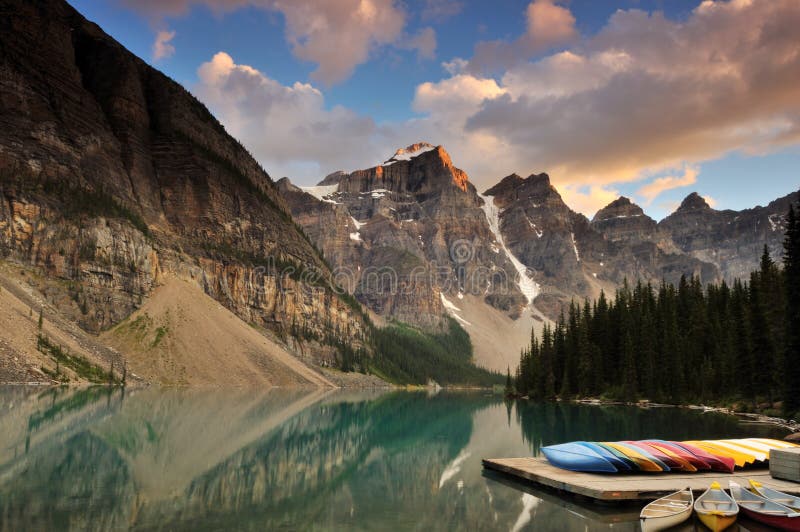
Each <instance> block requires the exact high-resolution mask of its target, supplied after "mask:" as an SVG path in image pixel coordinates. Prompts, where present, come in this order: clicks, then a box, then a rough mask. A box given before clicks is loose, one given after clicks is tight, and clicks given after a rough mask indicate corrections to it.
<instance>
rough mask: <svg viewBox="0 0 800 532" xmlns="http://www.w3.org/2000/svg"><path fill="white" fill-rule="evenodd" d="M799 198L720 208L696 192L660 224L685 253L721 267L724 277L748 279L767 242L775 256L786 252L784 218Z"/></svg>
mask: <svg viewBox="0 0 800 532" xmlns="http://www.w3.org/2000/svg"><path fill="white" fill-rule="evenodd" d="M799 198H800V195H798V193H797V192H793V193H791V194H788V195H786V196H783V197H782V198H778V199H776V200H774V201H772V202H770V203H769V205H767V206H766V207H762V206H758V207H754V208H752V209H745V210H742V211H732V210H723V211H718V210H715V209H713V208H711V206H710V205H709V204H708V203H707V202H706V200H705V199H703V198H702V197H701V196H700V195H699V194H697V193H696V192H693V193H691V194H689V195H688V196H686V198H684V200H683V202H681V205H680V207H678V209H677V210H676V211H675V212H673V213H672V214H670V215H669V216H667V217H666V218H665V219H664V220H662V221H661V222H660V223H659V224H658V225H659V228H660V229H662V230H663V231H665V232H666V233H667V234H669V235H670V237H671V238H672V240H673V242H674V243H675V245H676V246H677V247H678V249H680V250H681V251H682V252H683V253H686V254H687V255H690V256H692V257H695V258H697V259H698V260H702V261H705V262H708V263H711V264H714V265H715V266H716V267H717V268H719V270H720V274H721V276H722V278H724V279H726V280H727V281H731V280H732V279H735V278H742V279H745V278H747V277H749V275H750V272H751V271H753V270H755V269H756V268H755V267H756V264H757V262H758V258H759V257H760V256H761V252H762V250H763V247H764V245H765V244H766V245H767V247H768V248H769V251H770V254H771V255H772V257H773V258H779V257H781V256H782V255H783V239H784V231H785V226H784V222H785V220H784V218H785V216H786V213H787V212H788V211H789V205H790V204H792V203H794V204H796V203H797V201H798V199H799Z"/></svg>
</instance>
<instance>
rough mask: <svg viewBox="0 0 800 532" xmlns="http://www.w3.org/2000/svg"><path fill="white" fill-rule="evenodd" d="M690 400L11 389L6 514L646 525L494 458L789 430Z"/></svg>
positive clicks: (129, 523)
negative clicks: (511, 475)
mask: <svg viewBox="0 0 800 532" xmlns="http://www.w3.org/2000/svg"><path fill="white" fill-rule="evenodd" d="M783 434H784V433H783V432H782V431H780V430H779V429H775V428H773V427H768V426H763V425H746V424H742V423H740V422H739V421H738V420H737V419H736V418H734V417H731V416H726V415H722V414H717V413H701V412H699V411H694V410H685V409H674V408H655V409H639V408H634V407H621V406H589V405H577V404H564V403H547V404H537V403H530V402H527V401H520V402H516V403H508V404H507V403H505V402H504V401H503V400H502V397H499V396H497V395H492V394H489V393H466V392H465V393H458V392H446V391H442V392H440V393H438V394H432V393H430V394H429V393H426V392H360V391H359V392H356V391H313V392H310V391H299V390H270V391H253V390H225V391H222V390H206V389H162V388H143V389H139V390H127V391H123V390H122V389H108V388H102V387H99V388H89V389H69V388H59V389H56V388H26V387H0V529H2V530H14V531H22V530H131V529H132V530H229V531H230V530H426V531H427V530H504V531H519V530H559V531H570V530H576V531H577V530H580V531H586V530H609V529H611V528H612V527H613V529H614V530H636V526H637V525H636V522H635V519H636V517H637V516H638V511H639V507H638V506H632V507H631V506H623V507H610V508H609V507H606V506H601V505H597V504H593V503H586V502H584V503H580V502H578V501H576V500H574V499H561V498H559V497H558V496H557V495H556V494H555V493H554V492H551V491H539V490H537V489H534V488H532V487H530V486H524V485H519V484H516V483H514V482H512V481H509V480H507V479H504V478H501V477H497V476H496V475H490V474H488V473H487V474H485V473H484V472H483V470H482V468H481V462H480V460H481V458H484V457H510V456H527V455H531V454H537V453H538V451H539V448H540V447H541V446H542V445H548V444H552V443H560V442H563V441H569V440H576V439H589V440H619V439H639V438H646V437H653V438H665V439H697V438H720V437H737V436H762V437H774V436H782V435H783Z"/></svg>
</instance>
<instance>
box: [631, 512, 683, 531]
mask: <svg viewBox="0 0 800 532" xmlns="http://www.w3.org/2000/svg"><path fill="white" fill-rule="evenodd" d="M691 516H692V507H691V506H689V507H688V508H686V509H685V510H684V511H682V512H680V513H677V514H674V515H667V516H664V517H648V518H644V517H643V518H641V519H639V524H640V525H641V527H642V532H655V531H657V530H666V529H668V528H670V527H673V526H677V525H679V524H681V523H683V522H684V521H686V520H687V519H689V518H690V517H691Z"/></svg>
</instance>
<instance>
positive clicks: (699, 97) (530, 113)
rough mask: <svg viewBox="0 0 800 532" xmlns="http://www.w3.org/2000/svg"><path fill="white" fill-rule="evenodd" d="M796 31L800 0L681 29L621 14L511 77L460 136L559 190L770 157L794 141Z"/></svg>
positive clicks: (799, 45) (723, 11) (798, 116)
mask: <svg viewBox="0 0 800 532" xmlns="http://www.w3.org/2000/svg"><path fill="white" fill-rule="evenodd" d="M798 27H800V3H798V2H796V1H794V0H770V1H766V0H760V1H759V0H752V1H744V0H739V1H733V2H711V1H706V2H704V3H703V4H701V5H700V6H699V7H698V8H697V9H696V10H694V12H692V14H691V15H690V16H689V17H688V19H686V20H684V21H680V22H674V21H671V20H668V19H666V18H665V17H664V16H663V15H662V14H660V13H653V14H648V13H646V12H643V11H639V10H630V11H617V12H616V13H615V14H614V15H613V16H612V17H611V19H610V20H609V22H608V24H607V26H606V27H605V28H604V29H603V30H602V31H600V32H599V33H598V34H597V35H596V36H594V37H593V38H591V39H586V40H584V41H582V42H580V43H578V44H576V45H575V46H573V47H571V48H570V49H569V50H567V51H564V52H560V53H557V54H553V55H550V56H548V57H545V58H542V59H539V60H537V61H534V62H529V63H525V64H517V65H515V66H513V67H511V68H509V69H508V70H507V71H506V72H505V73H504V74H503V76H502V77H501V79H500V81H499V83H498V86H499V87H500V88H501V89H503V94H502V95H500V96H498V97H495V98H492V99H488V100H485V101H484V102H483V103H482V104H481V105H480V106H479V109H477V110H475V112H474V113H473V114H471V115H470V116H469V117H468V118H467V119H466V121H465V122H464V123H465V130H466V132H481V133H483V134H484V135H486V136H487V137H491V138H493V139H495V140H496V142H497V143H499V144H502V145H506V146H512V147H514V149H513V150H512V151H514V152H520V153H524V155H522V156H520V157H515V158H514V160H515V161H518V162H519V163H521V164H522V166H520V167H518V171H520V173H525V172H528V171H530V170H534V169H546V170H547V171H548V173H550V175H551V176H554V179H555V180H556V181H557V182H560V183H562V184H581V183H587V182H592V183H596V184H601V185H602V184H609V183H621V182H627V181H638V180H640V179H643V178H645V177H647V176H651V175H653V174H655V173H658V172H661V171H664V170H665V169H670V168H679V167H682V166H683V165H686V164H690V165H695V164H698V163H700V162H702V161H705V160H710V159H714V158H717V157H720V156H722V155H724V154H726V153H729V152H731V151H736V150H741V151H746V152H748V153H768V152H769V151H771V150H774V149H777V148H779V147H782V146H785V145H786V144H787V143H791V142H797V140H798V131H800V41H798V39H797V32H796V30H797V28H798ZM448 82H449V80H447V79H445V80H443V81H441V82H440V83H441V84H446V83H448ZM461 135H462V136H463V132H462V133H461ZM467 169H468V168H467ZM504 170H506V171H507V170H508V169H504Z"/></svg>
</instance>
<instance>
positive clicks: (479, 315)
mask: <svg viewBox="0 0 800 532" xmlns="http://www.w3.org/2000/svg"><path fill="white" fill-rule="evenodd" d="M278 188H279V190H281V192H282V193H283V195H284V199H285V200H286V202H287V203H288V204H289V206H290V209H291V212H292V216H293V217H294V218H295V220H296V221H297V222H298V223H299V224H300V225H301V226H302V227H303V229H304V230H305V231H306V233H307V234H308V235H309V237H310V238H311V239H312V241H313V242H314V243H315V244H316V245H317V246H318V247H319V249H320V250H321V251H322V253H323V255H324V256H325V258H326V260H327V261H328V262H329V263H330V264H331V265H332V266H333V268H334V274H335V276H336V279H337V280H338V281H339V284H341V285H343V286H345V287H346V288H347V289H348V290H349V291H350V292H351V293H353V294H354V295H355V297H356V298H357V299H358V300H359V301H360V302H362V303H364V304H365V305H366V306H367V307H369V308H370V309H371V310H373V311H374V312H375V313H377V314H378V315H380V316H382V317H383V318H385V319H390V320H397V321H402V322H406V323H410V324H413V325H416V326H419V327H422V328H423V329H425V330H429V331H434V332H435V331H439V330H441V329H442V327H443V326H444V325H445V324H446V320H445V317H446V316H451V317H453V318H454V319H456V320H457V321H458V322H459V323H460V324H461V325H462V326H463V327H464V328H465V329H466V330H467V331H468V332H469V333H470V336H471V338H472V341H473V344H475V353H476V358H477V359H478V361H479V362H481V363H482V364H483V365H486V366H488V367H490V368H493V369H496V370H501V371H505V369H506V368H507V367H508V365H509V364H511V363H512V362H513V361H512V360H511V359H510V358H509V353H516V352H517V351H518V349H517V347H518V346H521V345H523V343H524V341H525V339H526V338H527V337H528V336H529V335H530V327H531V325H532V324H533V320H532V315H531V312H530V309H528V303H529V301H530V300H531V299H532V298H533V297H534V296H535V290H536V288H535V283H533V281H532V280H531V279H530V278H529V275H528V273H527V272H526V271H525V268H524V266H522V265H521V264H519V262H518V261H516V258H515V257H514V256H513V255H511V254H510V253H508V252H507V250H506V249H505V248H504V246H503V244H502V238H501V237H500V235H499V233H498V232H497V228H496V226H493V225H492V221H493V218H492V213H491V212H490V211H491V209H489V208H488V207H489V205H488V204H487V202H486V200H485V199H484V198H482V197H481V196H480V195H479V194H478V193H477V191H476V189H475V187H474V186H473V185H472V183H470V181H469V179H468V177H467V175H466V173H464V172H463V171H462V170H460V169H459V168H457V167H455V166H454V164H453V162H452V160H451V158H450V155H449V154H448V153H447V151H446V150H445V149H444V148H443V147H442V146H433V145H431V144H428V143H424V142H423V143H417V144H413V145H411V146H408V147H406V148H401V149H399V150H397V151H396V152H395V153H394V155H392V156H391V157H389V158H388V159H387V160H386V161H385V162H384V163H383V164H380V165H377V166H374V167H371V168H367V169H364V170H357V171H355V172H351V173H346V172H336V173H333V174H331V175H329V176H327V177H325V179H323V180H322V181H321V182H320V183H319V184H318V185H317V186H315V187H297V186H295V185H293V184H292V183H291V182H290V181H289V180H288V179H282V180H280V181H279V182H278ZM520 317H523V318H524V319H522V320H519V319H518V318H520ZM498 334H500V335H502V336H501V337H503V338H504V340H503V341H500V342H498ZM509 346H511V347H510V348H509Z"/></svg>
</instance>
